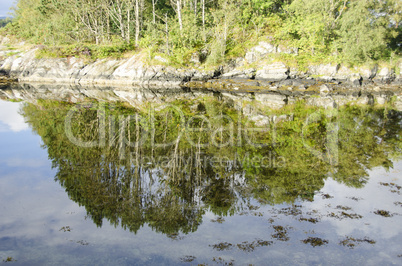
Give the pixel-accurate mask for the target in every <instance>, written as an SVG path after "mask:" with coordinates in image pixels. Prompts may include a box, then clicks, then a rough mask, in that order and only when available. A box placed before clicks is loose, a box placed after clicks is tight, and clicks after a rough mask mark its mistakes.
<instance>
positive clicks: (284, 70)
mask: <svg viewBox="0 0 402 266" xmlns="http://www.w3.org/2000/svg"><path fill="white" fill-rule="evenodd" d="M289 73H290V72H289V68H288V67H287V66H286V65H285V64H284V63H282V62H276V63H273V64H269V65H266V66H264V67H263V68H262V69H260V70H258V71H257V73H256V75H255V78H256V79H267V80H273V81H280V80H284V79H287V78H288V77H289Z"/></svg>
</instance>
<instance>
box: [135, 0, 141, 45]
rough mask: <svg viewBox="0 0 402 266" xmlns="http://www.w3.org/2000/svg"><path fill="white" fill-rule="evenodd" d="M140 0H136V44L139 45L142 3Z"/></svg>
mask: <svg viewBox="0 0 402 266" xmlns="http://www.w3.org/2000/svg"><path fill="white" fill-rule="evenodd" d="M138 1H139V0H135V46H138V40H139V38H140V10H139V9H140V5H139V3H138Z"/></svg>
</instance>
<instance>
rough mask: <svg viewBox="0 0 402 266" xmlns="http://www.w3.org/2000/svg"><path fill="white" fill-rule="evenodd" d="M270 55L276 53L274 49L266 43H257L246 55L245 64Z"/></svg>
mask: <svg viewBox="0 0 402 266" xmlns="http://www.w3.org/2000/svg"><path fill="white" fill-rule="evenodd" d="M270 53H276V47H275V46H274V45H272V44H270V43H267V42H259V43H258V45H257V46H254V47H253V48H251V49H250V50H249V51H248V52H247V53H246V55H245V59H246V61H247V63H249V64H252V63H254V62H256V61H258V60H260V59H261V58H262V57H264V56H265V55H267V54H270Z"/></svg>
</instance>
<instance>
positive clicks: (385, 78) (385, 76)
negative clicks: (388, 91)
mask: <svg viewBox="0 0 402 266" xmlns="http://www.w3.org/2000/svg"><path fill="white" fill-rule="evenodd" d="M394 79H395V72H394V69H391V68H389V67H383V68H381V69H380V71H379V72H378V73H377V75H376V76H375V78H374V81H375V82H377V83H389V82H391V81H393V80H394Z"/></svg>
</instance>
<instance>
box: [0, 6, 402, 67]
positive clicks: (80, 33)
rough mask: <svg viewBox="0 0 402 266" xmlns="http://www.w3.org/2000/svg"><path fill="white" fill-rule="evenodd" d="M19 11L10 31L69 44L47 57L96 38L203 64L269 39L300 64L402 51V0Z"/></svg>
mask: <svg viewBox="0 0 402 266" xmlns="http://www.w3.org/2000/svg"><path fill="white" fill-rule="evenodd" d="M15 14H16V17H15V18H14V21H13V22H12V23H9V24H8V25H7V27H6V30H3V31H5V32H6V33H7V34H10V33H13V34H15V35H17V36H18V37H21V38H24V39H27V40H29V41H30V42H33V43H35V44H41V45H47V46H55V47H61V46H67V48H63V49H64V50H66V51H65V52H64V51H57V50H58V48H51V50H52V49H53V50H54V51H48V52H45V53H44V54H46V53H47V54H48V55H49V56H59V55H60V54H61V56H63V54H70V52H69V51H68V46H70V45H75V46H81V47H82V46H87V47H90V46H91V45H92V44H96V45H97V46H99V47H94V46H91V51H92V57H93V58H98V57H100V58H102V57H108V56H112V57H119V54H122V53H125V52H127V51H130V50H134V49H137V48H140V49H144V50H147V51H148V52H149V55H150V60H151V59H152V58H151V55H152V54H165V55H166V56H167V57H169V62H170V63H171V64H173V65H177V66H184V65H186V66H188V65H191V64H192V63H191V62H190V58H191V57H192V55H193V54H194V53H198V54H203V55H205V56H206V60H202V63H206V64H207V65H219V64H222V63H225V62H226V61H227V60H231V59H234V58H236V57H239V56H244V54H245V52H246V50H247V48H249V47H250V46H252V45H254V44H256V43H257V42H258V41H259V40H261V39H265V40H266V39H267V37H268V38H269V39H270V40H271V42H273V43H274V44H276V45H279V44H281V45H285V46H287V47H293V48H297V49H298V51H299V53H298V55H297V56H294V58H293V59H292V60H291V61H294V62H296V64H297V65H299V66H302V67H303V66H305V65H307V64H308V63H312V62H323V61H329V60H332V61H336V62H347V63H350V64H363V63H365V62H370V63H371V62H372V61H379V60H386V61H389V60H392V61H393V62H396V61H398V60H399V58H400V56H401V49H402V46H401V45H400V43H401V39H402V37H401V36H402V31H401V28H402V27H401V23H402V22H401V14H402V5H401V3H400V1H398V0H389V1H374V0H350V1H347V0H331V1H328V0H287V1H283V0H250V1H244V0H214V1H183V0H178V1H170V2H168V1H152V0H143V1H140V0H116V1H109V0H96V1H95V0H91V1H75V0H20V1H18V3H17V6H16V9H15ZM123 43H125V44H126V46H124V45H123ZM63 49H61V50H63ZM59 50H60V49H59ZM328 58H329V59H328Z"/></svg>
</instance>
